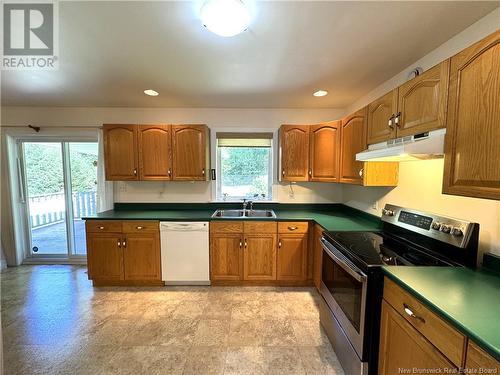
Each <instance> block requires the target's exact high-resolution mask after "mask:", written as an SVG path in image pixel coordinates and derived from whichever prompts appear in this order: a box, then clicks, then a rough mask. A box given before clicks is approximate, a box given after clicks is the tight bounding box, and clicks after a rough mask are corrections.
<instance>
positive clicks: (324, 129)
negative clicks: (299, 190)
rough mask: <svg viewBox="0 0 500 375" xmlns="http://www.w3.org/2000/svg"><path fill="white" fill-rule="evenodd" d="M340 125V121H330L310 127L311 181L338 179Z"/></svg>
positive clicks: (335, 180)
mask: <svg viewBox="0 0 500 375" xmlns="http://www.w3.org/2000/svg"><path fill="white" fill-rule="evenodd" d="M340 126H341V122H340V121H331V122H326V123H323V124H319V125H313V126H311V127H310V129H309V132H310V156H309V164H310V166H309V179H310V180H311V181H321V182H338V181H339V155H340Z"/></svg>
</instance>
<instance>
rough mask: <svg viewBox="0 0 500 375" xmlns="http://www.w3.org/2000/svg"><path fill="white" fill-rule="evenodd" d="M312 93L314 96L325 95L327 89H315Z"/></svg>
mask: <svg viewBox="0 0 500 375" xmlns="http://www.w3.org/2000/svg"><path fill="white" fill-rule="evenodd" d="M313 95H314V96H316V97H320V96H326V95H328V91H325V90H318V91H316V92H315V93H314V94H313Z"/></svg>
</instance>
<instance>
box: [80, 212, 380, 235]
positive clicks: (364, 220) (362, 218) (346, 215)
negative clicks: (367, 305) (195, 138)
mask: <svg viewBox="0 0 500 375" xmlns="http://www.w3.org/2000/svg"><path fill="white" fill-rule="evenodd" d="M274 212H275V213H276V218H275V219H274V218H244V219H240V218H224V219H221V218H212V217H211V216H212V214H213V213H214V210H213V209H206V210H205V209H203V210H170V209H169V210H110V211H105V212H102V213H99V214H95V215H92V216H89V217H85V218H84V219H85V220H92V219H98V220H160V221H213V220H233V221H234V220H268V221H273V220H277V221H290V220H308V221H315V222H316V223H318V224H319V225H321V226H322V227H323V228H325V229H326V230H338V231H358V230H359V231H368V230H377V229H379V227H380V221H378V220H374V219H373V218H370V217H367V216H366V215H362V214H356V213H354V210H353V211H352V212H351V211H344V210H332V211H325V210H314V209H311V210H307V209H300V210H291V209H286V210H279V209H274Z"/></svg>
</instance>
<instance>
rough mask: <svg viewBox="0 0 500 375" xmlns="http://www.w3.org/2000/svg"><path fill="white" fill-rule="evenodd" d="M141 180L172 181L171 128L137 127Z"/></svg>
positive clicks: (159, 126)
mask: <svg viewBox="0 0 500 375" xmlns="http://www.w3.org/2000/svg"><path fill="white" fill-rule="evenodd" d="M137 133H138V145H139V147H138V149H139V179H140V180H171V179H172V148H171V134H170V126H168V125H140V126H138V127H137Z"/></svg>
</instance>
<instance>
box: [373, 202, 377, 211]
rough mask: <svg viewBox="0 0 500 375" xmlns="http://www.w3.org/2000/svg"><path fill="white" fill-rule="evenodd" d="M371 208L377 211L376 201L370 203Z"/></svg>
mask: <svg viewBox="0 0 500 375" xmlns="http://www.w3.org/2000/svg"><path fill="white" fill-rule="evenodd" d="M372 210H375V211H378V201H375V202H374V203H373V204H372Z"/></svg>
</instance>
